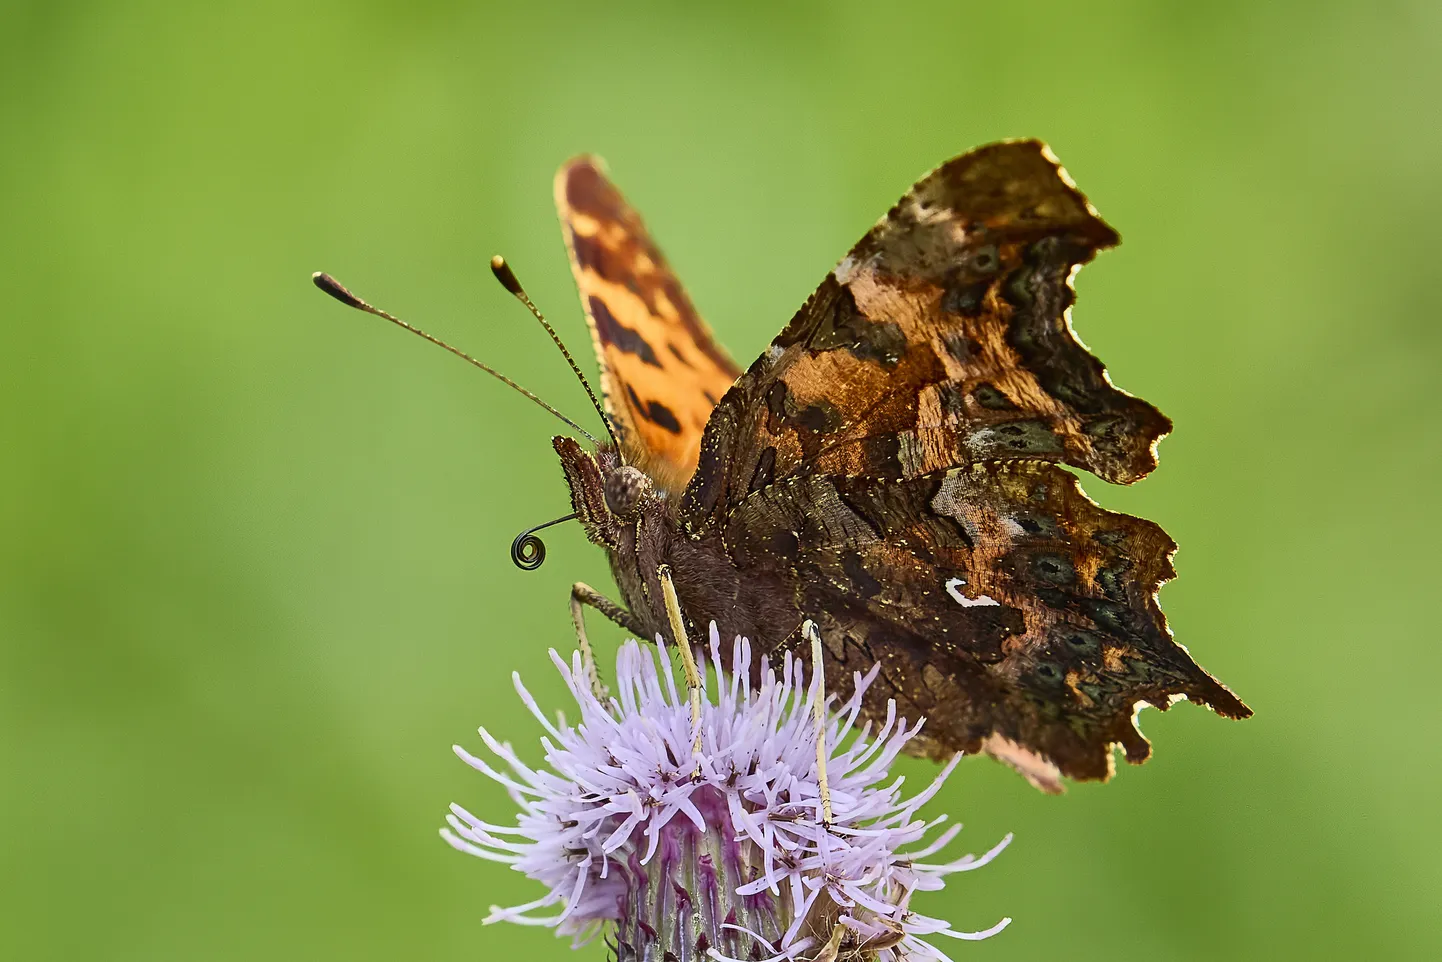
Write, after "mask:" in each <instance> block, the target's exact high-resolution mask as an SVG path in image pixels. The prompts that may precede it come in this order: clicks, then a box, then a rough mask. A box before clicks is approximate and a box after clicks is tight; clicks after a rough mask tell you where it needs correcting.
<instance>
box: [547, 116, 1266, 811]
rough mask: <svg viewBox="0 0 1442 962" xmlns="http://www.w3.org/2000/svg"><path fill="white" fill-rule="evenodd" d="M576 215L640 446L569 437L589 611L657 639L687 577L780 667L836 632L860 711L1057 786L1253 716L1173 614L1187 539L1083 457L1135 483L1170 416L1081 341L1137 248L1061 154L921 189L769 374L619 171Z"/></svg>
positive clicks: (573, 254)
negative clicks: (1085, 295)
mask: <svg viewBox="0 0 1442 962" xmlns="http://www.w3.org/2000/svg"><path fill="white" fill-rule="evenodd" d="M555 198H556V205H557V208H558V211H559V214H560V220H561V224H562V230H563V234H564V236H565V241H566V246H567V249H568V251H569V253H570V259H571V265H572V268H573V273H574V275H575V279H576V284H577V287H578V288H579V291H580V295H581V301H582V304H583V305H584V308H585V312H586V316H587V318H588V319H589V326H590V330H591V334H592V338H593V341H594V345H595V348H596V353H597V356H598V359H599V363H600V369H601V387H602V395H603V398H604V408H605V413H606V415H607V417H608V420H609V422H610V427H611V428H612V431H613V435H614V438H615V443H603V444H600V445H598V446H597V447H596V448H595V449H594V450H587V449H586V448H585V447H583V446H582V445H581V444H580V443H579V442H577V441H576V440H574V439H572V438H569V437H557V438H555V439H554V446H555V449H556V452H557V454H558V455H559V456H560V460H561V464H562V466H563V469H564V472H565V477H566V481H567V482H568V484H569V486H570V493H571V501H572V505H573V507H574V509H575V512H576V514H577V516H578V517H579V519H580V521H581V523H582V526H583V527H584V529H585V532H586V536H587V537H588V539H589V540H590V541H592V542H594V543H595V544H598V545H600V546H601V547H602V548H604V549H605V551H606V553H607V555H608V556H609V559H610V564H611V570H612V572H613V574H614V576H615V580H616V584H617V586H618V588H619V591H620V594H621V603H620V604H617V603H615V602H612V601H610V600H609V599H607V598H605V597H604V596H602V595H601V594H600V593H599V592H595V591H594V590H592V589H590V588H588V587H587V586H585V585H577V587H576V589H575V590H574V591H573V600H574V602H575V603H577V604H587V605H590V606H592V607H596V608H598V609H599V610H601V611H602V612H603V613H605V614H606V615H607V616H608V617H609V618H611V619H612V620H613V621H616V622H617V623H619V624H621V625H622V626H623V627H625V628H627V629H629V630H631V631H633V632H636V633H637V634H639V635H641V636H643V637H647V636H654V635H655V634H657V633H658V632H662V631H663V630H664V628H665V625H666V612H665V609H664V605H663V602H662V592H661V586H660V583H659V581H658V575H657V572H658V570H659V569H660V568H661V566H663V565H664V566H669V568H670V570H671V571H672V572H674V583H675V591H676V594H677V595H678V597H679V600H680V602H681V605H682V608H683V610H684V611H685V613H686V618H687V620H688V622H690V623H691V624H692V626H693V627H694V626H696V625H703V626H704V625H707V624H708V623H710V622H712V621H715V622H716V624H717V625H719V626H720V627H721V628H722V630H723V631H724V632H725V633H727V634H728V635H729V634H741V635H745V636H747V637H749V638H750V639H751V642H752V644H753V646H756V647H758V648H759V650H760V651H761V652H763V653H776V652H780V651H783V650H787V649H792V648H795V647H799V646H800V643H801V625H802V623H803V621H804V620H806V619H808V618H809V619H814V621H815V622H816V624H817V626H818V627H819V629H820V634H821V637H822V640H823V642H824V645H825V648H826V653H827V657H826V674H827V682H828V684H830V685H832V686H835V687H839V688H842V689H845V688H846V687H848V686H849V684H850V679H851V678H852V677H853V673H854V672H856V671H862V672H865V671H867V670H869V669H870V668H871V667H872V666H873V665H877V664H879V665H880V674H879V677H878V679H877V682H876V683H875V684H873V686H872V687H871V689H870V690H869V691H868V700H867V702H866V704H865V708H864V711H866V712H867V713H868V714H870V715H871V716H873V717H885V712H886V704H887V701H888V700H895V702H896V705H897V709H898V711H899V712H900V713H901V714H904V715H906V716H907V717H911V718H917V717H920V716H925V717H926V718H927V723H926V726H925V728H924V729H923V730H922V738H921V740H920V747H919V751H920V752H921V753H923V754H927V755H931V756H935V757H941V756H946V755H950V754H951V753H953V752H956V751H966V752H986V753H988V754H990V755H993V756H995V757H996V758H998V759H1001V760H1002V761H1005V762H1007V763H1009V764H1010V765H1012V766H1014V767H1015V768H1017V769H1018V770H1019V771H1020V772H1021V773H1022V774H1023V775H1024V776H1026V778H1027V779H1028V780H1029V781H1031V782H1032V783H1033V784H1034V785H1036V786H1037V787H1039V788H1041V789H1043V790H1045V791H1051V792H1055V791H1059V790H1060V789H1061V786H1062V781H1061V779H1062V777H1063V776H1066V777H1069V778H1075V779H1101V780H1105V779H1107V778H1109V777H1110V776H1111V775H1112V774H1113V771H1114V761H1113V757H1114V751H1113V748H1114V746H1120V747H1121V748H1122V750H1123V751H1124V753H1125V757H1126V758H1127V760H1128V761H1130V762H1133V763H1140V762H1142V761H1144V760H1146V758H1147V757H1148V756H1149V754H1150V751H1151V749H1150V745H1149V743H1148V742H1147V740H1146V739H1145V738H1144V737H1143V736H1142V734H1141V732H1140V731H1139V730H1138V728H1137V726H1136V714H1137V712H1138V710H1139V708H1140V707H1143V706H1145V705H1153V706H1156V707H1158V708H1160V709H1163V710H1165V709H1166V708H1168V707H1169V706H1170V705H1171V704H1172V703H1174V702H1175V701H1177V700H1180V699H1182V698H1185V699H1188V700H1191V701H1193V702H1197V703H1200V704H1203V705H1206V706H1209V707H1210V708H1212V709H1213V710H1214V711H1216V712H1217V713H1218V714H1221V715H1223V716H1226V717H1229V718H1245V717H1247V716H1249V715H1250V714H1251V711H1250V709H1248V708H1247V706H1246V705H1244V704H1243V703H1242V702H1241V701H1240V700H1239V699H1238V698H1237V697H1236V696H1235V695H1233V694H1232V693H1231V692H1230V691H1229V690H1228V689H1227V688H1225V687H1224V686H1223V685H1221V684H1220V683H1219V682H1218V681H1216V680H1215V679H1214V678H1213V677H1212V676H1211V675H1209V674H1208V673H1207V672H1206V671H1204V670H1203V669H1202V668H1200V667H1199V666H1198V665H1197V664H1196V662H1194V661H1193V660H1192V658H1191V657H1190V655H1189V654H1188V653H1187V651H1186V649H1185V648H1183V647H1182V646H1181V645H1179V644H1177V643H1176V642H1175V641H1174V640H1173V638H1172V635H1171V632H1170V630H1169V629H1168V627H1167V622H1166V618H1165V616H1164V615H1163V614H1162V612H1161V609H1160V607H1159V605H1158V602H1157V590H1158V588H1159V587H1160V585H1161V584H1162V583H1163V582H1165V581H1167V580H1169V579H1170V578H1172V577H1173V576H1174V574H1175V571H1174V569H1173V566H1172V560H1171V559H1172V555H1173V552H1174V551H1175V550H1176V545H1175V543H1174V542H1173V541H1172V540H1171V538H1170V537H1168V536H1167V534H1166V533H1165V532H1164V531H1163V530H1162V529H1161V528H1160V527H1158V526H1157V525H1155V524H1153V523H1152V522H1150V521H1146V520H1143V519H1141V518H1136V517H1131V516H1129V515H1125V514H1119V513H1117V512H1114V511H1108V510H1106V509H1103V508H1101V507H1099V506H1098V505H1097V504H1095V503H1094V502H1092V501H1091V500H1090V499H1089V498H1088V497H1087V496H1086V494H1084V493H1083V491H1082V489H1081V486H1080V484H1079V483H1078V480H1077V477H1076V475H1074V474H1073V473H1071V472H1070V471H1067V470H1065V469H1064V468H1062V467H1061V465H1068V466H1070V467H1072V468H1079V469H1082V470H1085V471H1088V472H1090V473H1091V474H1094V475H1096V476H1097V477H1099V478H1102V479H1103V480H1105V481H1109V482H1113V483H1120V484H1129V483H1131V482H1134V481H1136V480H1138V479H1140V478H1142V477H1144V476H1145V475H1147V474H1148V473H1150V472H1151V471H1152V470H1153V469H1154V468H1155V467H1156V465H1157V454H1156V449H1157V443H1158V441H1159V440H1160V439H1161V438H1162V437H1163V436H1164V435H1165V434H1167V433H1168V432H1169V431H1170V430H1171V422H1170V421H1169V420H1168V419H1167V418H1166V417H1165V416H1164V415H1163V414H1162V413H1161V412H1160V411H1158V410H1157V409H1156V408H1155V407H1153V406H1152V405H1151V404H1149V403H1147V402H1146V401H1144V400H1142V399H1140V398H1137V397H1133V396H1132V395H1129V394H1127V393H1125V392H1123V391H1121V390H1118V389H1117V388H1115V387H1113V386H1112V384H1111V381H1110V380H1109V379H1108V377H1107V374H1106V371H1105V369H1104V368H1103V366H1102V364H1101V362H1100V361H1098V360H1097V359H1096V358H1095V357H1093V356H1092V355H1091V354H1090V353H1088V351H1087V349H1086V348H1085V347H1084V346H1083V345H1082V344H1081V343H1080V342H1079V341H1078V340H1077V338H1076V337H1075V335H1074V334H1073V332H1072V328H1071V323H1070V308H1071V305H1072V302H1073V300H1074V289H1073V286H1072V279H1073V277H1074V276H1075V274H1076V272H1077V270H1078V269H1079V268H1080V267H1081V266H1082V265H1083V264H1085V263H1087V262H1088V261H1090V260H1091V259H1092V258H1093V256H1095V254H1096V253H1097V252H1098V251H1100V250H1102V249H1104V248H1107V247H1111V246H1113V245H1115V244H1117V243H1118V241H1119V238H1118V235H1117V234H1116V232H1115V231H1113V230H1112V228H1111V227H1109V226H1108V225H1107V224H1106V223H1105V222H1103V221H1102V220H1101V218H1100V216H1099V215H1098V214H1097V212H1096V211H1095V209H1093V208H1092V206H1091V205H1090V204H1089V203H1088V202H1087V200H1086V198H1085V197H1084V196H1083V195H1082V194H1081V192H1080V191H1079V190H1078V189H1077V187H1076V185H1075V184H1074V183H1073V181H1072V180H1071V178H1070V177H1069V176H1068V175H1067V173H1066V171H1065V170H1064V169H1063V168H1062V167H1061V165H1060V164H1059V163H1058V161H1057V159H1056V158H1055V156H1053V154H1052V153H1051V151H1050V150H1049V149H1048V148H1047V147H1046V146H1045V145H1044V144H1042V143H1040V142H1038V141H1034V140H1023V141H1012V142H1003V143H997V144H992V145H989V146H985V147H981V148H978V149H976V150H973V151H971V152H969V153H967V154H964V155H962V156H960V157H957V158H955V159H953V160H950V161H948V162H946V163H944V164H942V165H941V166H940V167H938V168H937V169H936V170H934V171H932V172H931V173H929V174H927V175H926V176H925V177H923V178H922V179H921V180H920V181H918V182H917V183H916V184H915V186H913V187H912V188H911V190H910V191H908V192H907V193H906V194H905V196H903V197H902V198H901V200H900V201H898V202H897V204H896V206H894V207H893V208H892V209H891V210H890V211H889V212H888V213H887V214H886V216H884V217H883V218H881V220H880V221H878V222H877V224H876V225H875V226H874V227H873V228H872V229H871V230H870V231H868V232H867V234H866V235H865V236H864V237H863V238H862V239H861V240H860V241H859V242H858V243H857V244H856V246H854V247H853V248H852V249H851V250H850V251H849V252H848V253H847V254H846V256H845V257H843V258H842V259H841V262H840V263H839V264H838V265H837V267H836V268H835V269H834V270H833V271H832V272H831V273H830V274H828V275H827V277H826V278H825V280H823V281H822V283H821V286H820V287H819V288H818V289H817V290H816V292H815V293H814V294H813V295H812V296H811V297H810V299H809V300H807V301H806V303H805V304H804V305H803V306H802V307H801V309H800V310H799V311H797V312H796V314H795V316H794V317H792V319H791V321H790V322H789V323H788V324H787V325H786V326H785V327H784V328H783V329H782V331H781V333H780V334H778V335H777V336H776V338H775V340H773V341H772V342H771V345H770V346H769V347H768V348H767V349H766V351H765V352H764V353H763V354H762V355H761V356H760V357H759V358H757V359H756V360H755V361H754V362H753V363H752V364H751V366H750V367H749V368H747V369H746V370H745V371H742V370H741V369H740V368H739V367H738V366H737V365H736V364H735V362H734V361H732V359H731V358H730V357H729V356H728V355H727V354H726V352H725V351H724V350H722V349H721V348H720V347H719V346H718V345H717V343H716V342H715V340H714V339H713V337H712V335H711V332H710V330H709V329H708V328H707V326H706V324H705V323H704V322H703V321H702V319H701V316H700V314H699V313H698V312H697V310H696V308H695V306H694V305H693V304H692V302H691V299H690V298H689V297H688V296H687V294H686V292H685V290H684V289H683V288H682V286H681V284H680V282H679V281H678V280H677V279H676V276H675V275H674V274H673V273H672V271H671V269H670V267H669V266H668V265H667V262H666V259H665V258H664V257H663V256H662V254H661V252H660V250H659V249H658V248H657V246H656V244H655V243H654V241H653V240H652V239H651V237H650V235H649V234H648V233H647V231H646V228H645V226H644V225H643V223H642V221H641V219H640V217H639V216H638V215H637V214H636V212H635V211H634V210H632V208H631V207H630V206H629V205H628V204H627V203H626V201H625V200H624V199H623V198H622V196H621V194H620V193H619V191H618V190H617V189H616V187H615V186H614V185H613V184H612V183H611V181H610V180H609V179H608V178H607V176H606V173H605V171H604V168H603V166H602V165H601V163H600V162H599V161H597V160H596V159H594V158H590V157H581V158H578V159H576V160H573V161H571V162H569V163H568V164H566V165H565V166H564V167H562V169H561V170H560V172H559V173H558V174H557V177H556V181H555Z"/></svg>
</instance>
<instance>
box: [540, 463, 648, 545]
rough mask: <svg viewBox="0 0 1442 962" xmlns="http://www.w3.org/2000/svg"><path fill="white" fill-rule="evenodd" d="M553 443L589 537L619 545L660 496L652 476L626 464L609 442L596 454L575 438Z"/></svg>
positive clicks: (599, 541)
mask: <svg viewBox="0 0 1442 962" xmlns="http://www.w3.org/2000/svg"><path fill="white" fill-rule="evenodd" d="M551 443H552V445H553V446H554V447H555V449H556V454H558V455H559V456H560V458H561V468H562V470H563V471H564V472H565V474H566V484H567V485H569V486H570V488H571V505H572V507H574V508H575V511H576V517H577V518H578V519H579V520H580V522H581V526H582V527H584V528H585V529H586V537H587V538H588V539H590V540H591V541H592V542H594V543H595V544H599V545H602V546H605V547H611V548H615V547H617V546H618V544H619V540H620V538H621V537H622V535H623V532H625V531H628V530H630V529H631V528H632V527H633V526H634V525H635V522H636V519H637V518H638V517H640V515H641V514H642V513H643V512H644V511H645V508H646V506H647V504H649V503H650V502H651V501H653V500H655V499H657V498H658V497H659V495H658V494H657V493H656V491H655V489H654V486H653V485H652V483H651V479H650V478H649V477H647V475H646V473H645V472H644V471H642V470H641V469H639V468H636V467H632V466H631V465H628V464H623V463H622V461H621V459H620V457H619V456H617V454H616V451H615V449H613V448H611V447H610V446H608V445H605V444H602V445H600V446H599V447H598V448H597V449H596V451H595V453H592V452H590V451H587V450H586V449H585V448H584V447H582V446H581V443H580V442H579V441H577V440H575V439H574V438H568V437H564V436H559V437H556V438H553V439H552V440H551Z"/></svg>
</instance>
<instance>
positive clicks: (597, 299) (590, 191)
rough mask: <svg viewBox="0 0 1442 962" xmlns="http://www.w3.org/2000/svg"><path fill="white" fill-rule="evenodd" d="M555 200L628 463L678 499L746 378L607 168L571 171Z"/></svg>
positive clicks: (561, 175) (564, 172) (592, 165)
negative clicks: (721, 406) (719, 413)
mask: <svg viewBox="0 0 1442 962" xmlns="http://www.w3.org/2000/svg"><path fill="white" fill-rule="evenodd" d="M555 193H556V209H557V211H558V212H559V215H560V218H561V227H562V233H563V234H564V236H565V239H566V248H567V250H568V251H569V252H570V255H571V269H572V271H573V273H574V274H575V277H576V286H577V287H578V288H579V289H580V292H581V303H582V305H583V306H584V307H585V310H586V317H587V318H588V319H589V321H590V327H591V336H592V339H593V341H594V342H595V347H596V356H597V359H598V361H599V363H600V367H601V390H602V394H603V395H604V399H605V406H606V411H607V414H608V416H609V417H610V418H611V421H612V423H613V425H614V427H615V428H616V431H617V434H618V435H619V437H620V442H621V448H622V454H623V456H624V457H625V459H626V461H627V463H630V464H634V465H636V466H637V467H640V468H641V469H642V470H644V471H646V472H647V473H648V474H649V475H651V477H652V479H653V480H654V481H655V482H656V483H657V484H658V485H659V486H661V487H662V488H665V489H667V490H671V491H680V490H681V488H682V487H683V486H684V485H685V483H686V481H687V480H688V479H690V477H691V476H692V474H693V473H694V472H695V469H696V461H697V456H698V453H699V451H700V448H701V437H702V432H703V430H704V429H705V426H706V420H707V418H709V417H710V415H711V410H712V408H714V407H715V406H716V402H717V401H718V400H719V399H720V398H721V396H722V395H724V394H725V393H726V391H727V390H729V389H730V387H731V385H732V382H734V381H735V380H736V377H737V375H738V374H740V373H741V371H740V369H739V368H738V367H737V366H736V364H735V362H733V361H732V360H731V358H730V357H728V356H727V354H726V352H725V351H723V350H722V349H721V348H720V347H718V346H717V344H716V342H715V341H714V340H712V338H711V332H710V330H709V329H708V328H707V327H706V324H705V322H704V321H702V320H701V316H700V315H699V314H698V313H697V312H696V308H695V307H694V306H693V305H692V304H691V299H690V298H689V297H687V296H686V292H685V290H684V289H682V287H681V284H680V282H679V281H678V280H677V279H676V276H675V275H674V274H673V273H672V272H671V268H670V267H669V266H667V264H666V260H665V258H664V257H662V256H661V252H660V250H659V249H657V247H656V245H655V243H654V242H653V241H652V240H651V236H650V235H649V234H648V233H647V232H646V227H645V225H644V224H642V222H641V218H640V217H639V216H638V215H637V214H636V212H635V211H634V210H632V209H631V207H630V206H629V205H628V204H627V203H626V201H625V199H624V198H623V197H622V196H621V194H620V192H619V191H617V190H616V188H615V186H614V185H613V184H612V183H611V182H610V180H608V179H607V178H606V175H605V173H604V171H603V169H602V166H601V163H600V161H599V160H597V159H596V158H593V157H579V158H577V159H575V160H572V161H571V162H570V163H568V164H566V165H565V166H564V167H562V168H561V170H560V171H559V172H558V173H557V174H556V183H555Z"/></svg>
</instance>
